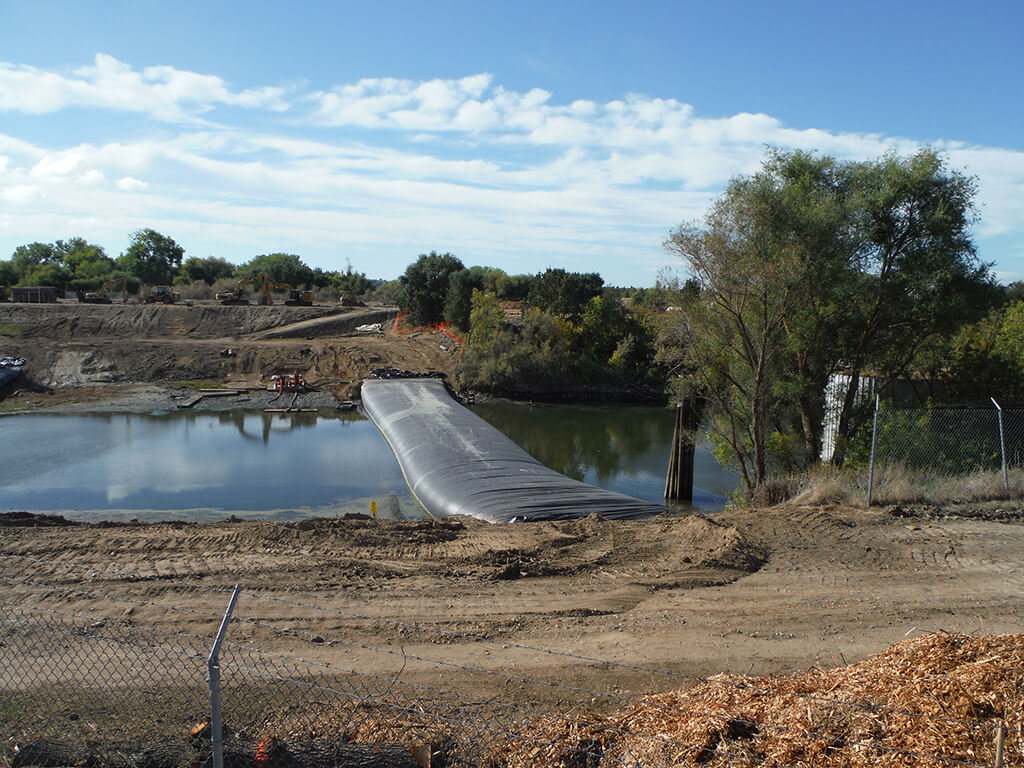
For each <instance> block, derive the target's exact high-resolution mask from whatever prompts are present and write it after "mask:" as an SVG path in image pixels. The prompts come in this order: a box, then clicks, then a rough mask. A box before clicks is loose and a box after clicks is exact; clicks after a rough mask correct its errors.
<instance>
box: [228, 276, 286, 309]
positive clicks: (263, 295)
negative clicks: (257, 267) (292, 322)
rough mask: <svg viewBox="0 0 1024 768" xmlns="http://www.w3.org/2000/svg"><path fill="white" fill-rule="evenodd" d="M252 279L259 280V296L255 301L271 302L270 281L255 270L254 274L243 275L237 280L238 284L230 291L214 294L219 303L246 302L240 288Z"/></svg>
mask: <svg viewBox="0 0 1024 768" xmlns="http://www.w3.org/2000/svg"><path fill="white" fill-rule="evenodd" d="M254 280H259V295H260V297H259V300H258V302H257V303H259V304H273V303H274V297H273V296H271V295H270V289H271V285H270V281H269V280H267V276H266V274H264V273H263V272H256V273H255V274H252V275H249V276H248V277H243V278H242V279H241V280H239V281H238V284H237V285H236V286H235V287H234V288H232V289H231V290H230V291H224V292H222V293H218V294H217V296H216V298H217V301H219V302H220V303H221V304H236V305H241V304H248V303H249V300H248V299H247V298H245V296H244V295H243V294H242V289H243V288H244V287H245V286H246V285H248V284H249V283H251V282H253V281H254Z"/></svg>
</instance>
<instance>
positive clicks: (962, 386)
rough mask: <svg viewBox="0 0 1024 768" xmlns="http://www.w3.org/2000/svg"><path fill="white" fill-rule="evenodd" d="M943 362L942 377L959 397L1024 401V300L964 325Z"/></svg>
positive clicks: (984, 400) (976, 400) (951, 343)
mask: <svg viewBox="0 0 1024 768" xmlns="http://www.w3.org/2000/svg"><path fill="white" fill-rule="evenodd" d="M944 362H945V366H944V368H945V370H944V372H943V375H942V380H943V382H944V383H945V384H946V385H947V386H948V387H949V390H950V394H951V395H952V396H953V397H954V398H955V399H957V400H960V401H963V402H987V401H988V399H989V398H990V397H995V398H996V399H1004V400H1024V299H1022V300H1018V301H1014V302H1012V303H1010V304H1009V305H1007V306H1006V307H1002V308H1000V309H996V310H993V311H992V313H991V314H989V316H988V317H986V318H985V319H983V320H981V321H979V322H977V323H972V324H969V325H966V326H964V327H963V328H961V329H960V331H959V332H958V333H957V334H956V335H955V336H954V337H953V339H952V341H951V342H950V343H949V345H948V350H947V351H946V354H945V360H944Z"/></svg>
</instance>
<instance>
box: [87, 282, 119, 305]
mask: <svg viewBox="0 0 1024 768" xmlns="http://www.w3.org/2000/svg"><path fill="white" fill-rule="evenodd" d="M115 285H119V286H120V288H119V289H118V292H119V293H127V291H128V278H127V277H119V278H117V279H116V280H108V281H107V282H105V283H104V284H103V285H101V286H100V289H99V290H98V291H86V292H82V291H78V301H79V302H80V303H82V304H113V303H114V302H113V300H112V299H111V298H110V297H109V296H107V289H108V288H113V287H114V286H115Z"/></svg>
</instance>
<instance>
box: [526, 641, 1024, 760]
mask: <svg viewBox="0 0 1024 768" xmlns="http://www.w3.org/2000/svg"><path fill="white" fill-rule="evenodd" d="M1022 668H1024V635H1020V634H1016V635H1000V636H988V637H969V636H967V635H951V634H945V633H937V634H931V635H927V636H924V637H919V638H915V639H913V640H908V641H906V642H903V643H901V644H899V645H896V646H893V647H891V648H890V649H889V650H887V651H885V652H884V653H882V654H879V655H878V656H874V657H872V658H869V659H867V660H865V661H863V662H861V663H859V664H853V665H851V666H847V667H840V668H838V669H831V670H827V671H826V670H820V669H814V670H811V671H810V672H807V673H806V674H803V675H796V676H791V677H774V676H768V677H757V678H748V677H743V676H725V675H723V676H719V677H715V678H712V679H711V680H709V681H708V682H705V683H702V684H700V685H698V686H697V687H695V688H692V689H690V690H679V691H672V692H669V693H664V694H660V695H657V696H649V697H646V698H644V699H642V700H641V701H638V702H636V703H635V704H633V705H632V706H630V707H628V708H626V709H623V710H621V711H619V712H615V713H612V714H610V715H607V716H597V715H590V716H586V717H570V718H565V717H561V716H559V717H547V718H541V719H538V720H535V721H534V722H533V723H531V724H530V726H529V727H528V728H527V729H526V730H525V731H524V733H523V734H522V737H523V742H522V743H520V744H518V745H517V746H518V749H516V748H515V747H513V754H514V757H513V759H512V760H511V761H510V763H509V764H510V765H511V766H513V767H518V766H522V767H523V768H526V766H530V767H531V768H545V767H546V766H552V767H553V766H564V765H591V764H593V765H596V764H597V763H598V761H600V765H604V764H605V763H606V762H607V764H609V765H633V764H634V762H635V761H639V762H640V763H641V764H644V765H681V764H686V765H689V764H703V765H707V766H710V767H713V766H726V765H735V764H737V762H749V763H752V764H762V763H764V764H769V765H815V766H823V767H826V766H850V767H853V766H856V767H858V768H859V767H860V766H864V768H867V766H905V765H913V764H919V763H929V762H932V761H941V762H948V761H952V762H960V761H967V762H966V764H969V765H992V764H993V760H994V752H995V730H994V727H995V725H996V722H997V721H1003V722H1005V723H1006V724H1007V725H1008V726H1009V731H1010V733H1011V734H1014V735H1016V733H1017V731H1019V729H1020V726H1021V722H1022V714H1024V710H1022V707H1021V701H1020V692H1019V682H1020V671H1021V669H1022ZM1013 741H1014V736H1011V743H1010V744H1009V745H1008V746H1009V748H1010V750H1012V752H1011V754H1013V753H1016V751H1017V750H1018V749H1019V748H1020V746H1021V745H1020V744H1019V743H1012V742H1013ZM547 742H553V743H552V744H551V746H544V747H541V748H538V747H536V746H534V745H535V744H546V743H547ZM588 758H589V759H588ZM1006 764H1007V765H1010V764H1017V763H1015V762H1013V760H1012V759H1011V761H1010V762H1007V763H1006Z"/></svg>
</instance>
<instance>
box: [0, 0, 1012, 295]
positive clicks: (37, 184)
mask: <svg viewBox="0 0 1024 768" xmlns="http://www.w3.org/2000/svg"><path fill="white" fill-rule="evenodd" d="M1021 29H1024V3H1021V2H1020V0H1006V1H1005V2H994V1H993V2H985V1H984V0H981V1H980V2H978V3H975V4H973V5H971V6H970V11H969V12H965V6H964V5H963V3H962V2H958V3H953V2H946V0H932V1H931V2H916V1H914V0H904V1H903V2H892V0H889V1H888V2H872V1H866V2H858V3H828V2H825V3H822V2H821V1H820V0H818V1H817V2H795V1H789V0H776V1H775V2H772V3H765V2H760V3H753V2H749V3H748V2H733V1H730V0H723V1H721V2H714V3H711V2H700V3H697V2H687V1H685V0H675V2H644V1H643V0H634V1H633V2H629V3H626V2H605V1H604V0H590V1H589V2H577V1H576V0H564V1H562V2H559V1H558V0H555V1H554V2H552V1H551V0H548V1H547V2H535V1H534V0H516V2H503V1H498V0H496V1H495V2H490V3H484V2H479V0H476V1H475V2H442V1H440V0H438V1H437V2H433V3H424V2H386V0H380V1H378V2H373V3H368V2H358V3H356V2H343V1H342V0H335V1H334V2H319V1H315V0H310V1H308V2H296V3H290V4H286V3H280V2H273V3H272V2H265V1H264V0H247V1H246V2H235V0H222V1H220V2H209V0H175V1H174V2H170V0H162V1H161V2H156V1H155V0H104V2H103V3H85V2H77V1H72V0H66V1H64V2H58V1H57V0H32V2H14V1H13V0H0V258H10V254H11V252H13V250H14V249H15V248H16V247H17V246H18V245H22V244H25V243H30V242H35V241H41V242H53V241H55V240H57V239H67V238H69V237H76V236H81V237H85V238H86V239H87V240H89V241H90V242H93V243H96V244H98V245H101V246H103V247H104V248H105V249H106V251H107V253H108V254H109V255H111V256H115V257H116V256H117V255H118V254H119V253H121V252H122V251H123V250H124V249H125V248H127V246H128V243H129V238H130V235H131V233H132V232H133V231H136V230H138V229H140V228H146V227H149V228H152V229H156V230H157V231H159V232H161V233H163V234H165V235H168V236H170V237H172V238H174V240H176V241H177V242H178V243H179V244H180V245H181V246H183V247H184V249H185V251H186V256H198V257H201V258H205V257H208V256H217V257H221V258H225V259H228V260H229V261H231V262H234V263H236V264H237V263H242V262H244V261H247V260H249V259H251V258H252V257H254V256H256V255H258V254H263V253H276V252H283V253H294V254H298V255H299V256H301V257H302V258H303V259H304V260H305V261H306V263H308V264H310V265H312V266H315V267H321V268H323V269H328V270H331V269H340V270H344V269H345V268H346V267H347V266H348V265H351V266H352V268H353V269H355V270H358V271H360V272H365V273H366V274H367V275H368V276H370V277H373V278H385V279H394V278H395V277H397V276H398V275H400V274H401V273H402V272H403V271H404V270H405V268H406V266H407V265H408V264H410V263H411V262H413V261H414V260H415V259H416V257H417V256H418V255H419V254H421V253H426V252H429V251H438V252H450V253H453V254H455V255H456V256H458V257H459V258H460V259H461V260H462V261H463V262H464V263H465V264H466V265H467V266H470V265H475V264H479V265H486V266H494V267H500V268H502V269H504V270H506V271H507V272H509V273H535V272H539V271H542V270H544V269H546V268H548V267H555V268H562V269H567V270H570V271H582V272H599V273H601V275H602V276H603V277H604V279H605V282H606V283H608V284H612V285H623V286H629V285H632V286H649V285H653V284H654V282H655V280H656V279H657V277H658V275H659V273H660V272H661V271H662V270H663V269H665V268H672V267H675V266H677V263H676V262H674V261H673V258H672V257H671V256H670V255H669V254H668V253H667V252H666V251H665V249H664V248H663V247H662V242H663V241H664V239H665V238H666V236H667V235H668V233H669V232H670V231H671V230H673V229H674V228H676V227H678V226H679V225H680V224H681V223H684V222H692V221H696V220H698V219H700V217H702V216H703V215H704V213H705V212H706V211H707V209H708V207H709V205H710V204H711V203H712V202H713V201H714V200H715V198H716V197H717V196H718V195H720V194H721V192H722V191H723V189H724V187H725V185H726V183H727V182H728V180H729V179H730V178H732V177H734V176H736V175H741V174H749V173H753V172H755V171H756V170H757V169H758V168H759V166H760V163H761V161H762V159H763V158H764V153H765V150H766V148H768V147H779V148H782V149H802V150H808V151H817V152H821V153H825V154H831V155H835V156H837V157H840V158H843V159H850V160H862V159H871V158H876V157H878V156H880V155H881V154H882V153H884V152H886V151H888V150H895V151H897V152H898V153H901V154H910V153H912V152H914V151H915V150H917V149H918V148H920V147H922V146H932V147H934V148H936V149H937V150H939V151H941V152H942V153H944V155H945V157H946V159H947V161H948V164H949V167H950V168H952V169H956V170H958V171H961V172H963V173H966V174H968V175H972V176H976V177H977V179H978V195H977V198H976V203H977V205H978V211H979V214H980V221H979V222H978V224H977V225H976V226H975V228H974V239H975V243H976V245H977V247H978V256H979V258H980V259H981V260H982V261H984V262H987V263H992V264H993V269H994V271H995V273H996V276H997V277H998V279H1000V280H1001V281H1003V282H1011V281H1014V280H1022V279H1024V130H1022V126H1024V85H1022V83H1024V53H1022V50H1024V46H1022V45H1021V43H1020V34H1021V32H1020V30H1021Z"/></svg>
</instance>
